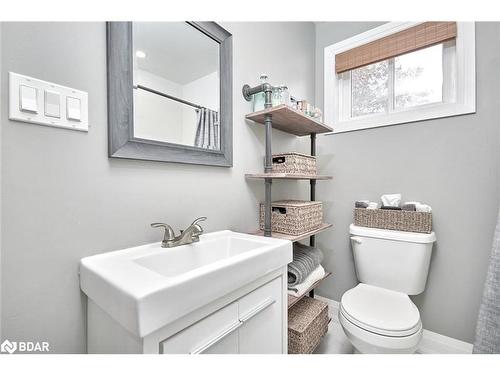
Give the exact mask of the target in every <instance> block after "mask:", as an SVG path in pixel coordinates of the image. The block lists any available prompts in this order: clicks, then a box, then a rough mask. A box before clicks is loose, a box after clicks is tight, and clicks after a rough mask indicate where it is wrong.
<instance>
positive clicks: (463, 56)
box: [323, 22, 476, 133]
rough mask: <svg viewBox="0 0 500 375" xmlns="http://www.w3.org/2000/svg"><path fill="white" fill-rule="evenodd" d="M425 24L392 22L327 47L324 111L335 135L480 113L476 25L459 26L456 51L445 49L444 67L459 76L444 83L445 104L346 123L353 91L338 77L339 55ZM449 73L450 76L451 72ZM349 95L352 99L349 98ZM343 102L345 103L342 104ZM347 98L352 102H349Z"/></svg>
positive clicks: (351, 119)
mask: <svg viewBox="0 0 500 375" xmlns="http://www.w3.org/2000/svg"><path fill="white" fill-rule="evenodd" d="M421 23H422V22H389V23H387V24H384V25H382V26H379V27H376V28H374V29H372V30H368V31H367V32H364V33H362V34H359V35H355V36H353V37H351V38H349V39H346V40H343V41H341V42H338V43H335V44H332V45H330V46H327V47H325V49H324V63H325V64H324V105H323V108H324V116H325V123H327V124H332V125H333V128H334V133H342V132H348V131H353V130H359V129H369V128H375V127H379V126H387V125H396V124H404V123H409V122H415V121H422V120H429V119H435V118H442V117H450V116H458V115H464V114H469V113H475V112H476V53H475V45H476V43H475V24H474V22H457V38H456V43H455V47H454V48H443V63H444V64H449V66H454V67H455V69H456V72H453V73H454V74H452V76H453V78H454V79H444V80H443V82H444V83H443V102H440V103H430V104H425V105H420V106H416V107H412V108H408V109H404V110H400V111H397V112H390V113H381V114H370V115H366V116H362V117H356V118H349V119H348V120H342V119H345V118H347V117H350V116H345V113H346V112H345V111H350V110H351V106H350V97H351V96H350V92H351V88H350V80H346V79H339V76H338V75H337V74H336V73H335V55H337V54H339V53H341V52H344V51H347V50H349V49H351V48H355V47H358V46H360V45H363V44H365V43H370V42H372V41H374V40H377V39H380V38H383V37H385V36H388V35H391V34H394V33H397V32H399V31H402V30H405V29H408V28H410V27H414V26H416V25H418V24H421ZM445 44H446V43H445ZM445 70H446V71H447V72H450V69H445ZM341 74H346V73H341ZM347 74H349V73H347ZM444 78H445V77H444ZM346 82H348V84H346ZM346 86H347V87H346ZM341 90H342V92H343V93H344V94H343V95H340V92H341ZM347 93H349V95H347ZM343 98H344V100H342V99H343ZM346 98H347V101H348V102H346V100H345V99H346Z"/></svg>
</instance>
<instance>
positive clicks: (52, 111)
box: [45, 90, 61, 118]
mask: <svg viewBox="0 0 500 375" xmlns="http://www.w3.org/2000/svg"><path fill="white" fill-rule="evenodd" d="M60 99H61V96H60V95H59V93H57V92H54V91H50V90H45V116H49V117H57V118H61V101H60Z"/></svg>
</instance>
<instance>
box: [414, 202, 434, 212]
mask: <svg viewBox="0 0 500 375" xmlns="http://www.w3.org/2000/svg"><path fill="white" fill-rule="evenodd" d="M415 209H416V210H417V212H432V208H431V206H429V205H428V204H423V203H422V204H418V205H416V206H415Z"/></svg>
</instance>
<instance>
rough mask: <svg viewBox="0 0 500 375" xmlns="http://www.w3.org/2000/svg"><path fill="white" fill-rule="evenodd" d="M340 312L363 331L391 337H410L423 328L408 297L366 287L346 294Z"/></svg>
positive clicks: (398, 293) (415, 308)
mask: <svg viewBox="0 0 500 375" xmlns="http://www.w3.org/2000/svg"><path fill="white" fill-rule="evenodd" d="M340 311H341V313H342V314H343V315H344V316H345V318H346V319H348V320H349V321H350V322H351V323H353V324H355V325H357V326H359V327H360V328H363V329H365V330H367V331H370V332H374V333H378V334H382V335H387V336H408V335H411V334H413V333H415V332H417V331H418V330H419V329H420V328H421V326H422V324H421V322H420V314H419V312H418V309H417V307H416V306H415V304H414V303H413V302H412V301H411V300H410V298H409V297H408V296H407V295H406V294H404V293H400V292H395V291H392V290H388V289H384V288H379V287H376V286H372V285H367V284H362V283H361V284H358V286H356V287H355V288H353V289H350V290H348V291H347V292H345V293H344V295H343V296H342V300H341V302H340Z"/></svg>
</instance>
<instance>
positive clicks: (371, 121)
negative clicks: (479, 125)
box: [329, 103, 476, 134]
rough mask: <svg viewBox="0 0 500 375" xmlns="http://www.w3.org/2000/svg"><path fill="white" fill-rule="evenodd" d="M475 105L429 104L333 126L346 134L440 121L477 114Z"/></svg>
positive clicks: (338, 123)
mask: <svg viewBox="0 0 500 375" xmlns="http://www.w3.org/2000/svg"><path fill="white" fill-rule="evenodd" d="M475 112H476V108H475V105H464V104H456V103H453V104H443V103H439V104H429V105H425V106H421V107H418V108H412V109H407V110H403V111H399V112H393V113H390V114H377V115H368V116H363V117H360V118H357V119H351V120H347V121H341V122H337V123H336V124H334V125H333V127H334V129H335V130H334V132H333V133H329V134H336V133H344V132H350V131H354V130H361V129H370V128H376V127H380V126H390V125H399V124H405V123H411V122H417V121H425V120H432V119H438V118H443V117H452V116H460V115H466V114H471V113H475Z"/></svg>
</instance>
